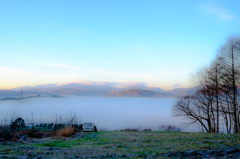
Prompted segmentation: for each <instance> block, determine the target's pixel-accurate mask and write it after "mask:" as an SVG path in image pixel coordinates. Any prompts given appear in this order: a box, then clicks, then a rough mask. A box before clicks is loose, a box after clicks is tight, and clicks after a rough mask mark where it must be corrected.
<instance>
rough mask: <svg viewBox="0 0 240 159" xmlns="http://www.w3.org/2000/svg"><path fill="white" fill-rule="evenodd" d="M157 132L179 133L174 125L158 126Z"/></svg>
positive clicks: (178, 129)
mask: <svg viewBox="0 0 240 159" xmlns="http://www.w3.org/2000/svg"><path fill="white" fill-rule="evenodd" d="M158 130H159V131H181V129H180V128H179V127H177V126H175V125H159V126H158Z"/></svg>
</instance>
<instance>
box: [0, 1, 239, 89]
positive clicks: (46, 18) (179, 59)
mask: <svg viewBox="0 0 240 159" xmlns="http://www.w3.org/2000/svg"><path fill="white" fill-rule="evenodd" d="M239 6H240V1H238V0H229V1H225V0H218V1H217V0H216V1H206V0H200V1H190V0H185V1H183V0H181V1H180V0H168V1H160V0H155V1H154V0H131V1H129V0H114V1H113V0H87V1H86V0H75V1H74V0H71V1H66V0H65V1H62V0H55V1H54V0H51V1H44V0H41V1H40V0H39V1H35V0H34V1H33V0H29V1H26V0H21V1H17V0H16V1H12V0H2V1H0V55H1V57H0V89H4V88H13V87H17V86H23V85H31V86H33V85H37V84H43V83H65V82H70V81H77V80H79V79H82V80H92V81H117V82H146V83H147V86H157V87H160V88H164V87H165V89H171V88H174V85H175V86H177V85H179V86H180V87H188V86H191V84H190V82H189V80H188V79H189V74H190V73H193V72H195V71H196V70H197V69H198V68H199V67H201V66H204V65H206V64H208V63H209V62H210V61H211V60H212V59H213V58H214V56H215V54H216V52H217V50H218V48H219V47H220V45H222V44H223V43H224V42H225V41H226V39H227V38H228V37H229V36H230V35H238V34H239V33H240V27H239V26H240V11H239Z"/></svg>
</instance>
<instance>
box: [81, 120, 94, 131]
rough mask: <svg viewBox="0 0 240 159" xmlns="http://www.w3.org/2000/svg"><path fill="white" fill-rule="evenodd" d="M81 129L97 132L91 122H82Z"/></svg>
mask: <svg viewBox="0 0 240 159" xmlns="http://www.w3.org/2000/svg"><path fill="white" fill-rule="evenodd" d="M82 131H94V132H97V127H96V126H95V125H94V124H93V123H89V122H88V123H83V124H82Z"/></svg>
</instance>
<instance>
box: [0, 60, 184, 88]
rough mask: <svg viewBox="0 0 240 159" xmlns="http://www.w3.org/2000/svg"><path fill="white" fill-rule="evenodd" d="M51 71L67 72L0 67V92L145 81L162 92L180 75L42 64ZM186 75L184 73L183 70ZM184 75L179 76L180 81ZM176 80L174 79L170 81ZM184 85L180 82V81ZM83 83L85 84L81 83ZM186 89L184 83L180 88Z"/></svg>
mask: <svg viewBox="0 0 240 159" xmlns="http://www.w3.org/2000/svg"><path fill="white" fill-rule="evenodd" d="M43 65H45V66H46V67H48V70H51V67H54V70H55V69H58V70H60V71H61V70H62V68H67V69H69V71H63V72H60V73H52V74H51V73H45V72H44V70H45V69H46V68H44V69H43V70H41V71H38V72H34V71H31V70H22V69H17V68H7V67H0V75H1V78H0V82H1V83H0V89H10V88H15V87H20V86H26V85H30V86H34V85H40V84H45V83H59V84H64V83H75V82H76V81H78V82H79V80H83V81H94V82H100V83H101V82H120V83H122V84H123V85H124V83H125V84H127V83H136V82H145V83H146V86H148V87H159V88H165V89H171V88H174V87H172V85H174V83H178V82H179V80H181V78H179V77H180V76H182V72H184V71H185V70H182V72H181V71H179V70H178V71H173V70H172V71H171V70H160V71H147V72H146V71H145V72H140V71H136V72H132V71H121V70H114V71H112V70H103V69H93V68H77V67H74V66H69V65H67V64H53V63H51V64H50V63H48V64H43ZM186 72H188V71H186ZM185 75H186V74H184V76H182V77H183V78H182V80H184V78H185ZM174 77H175V78H176V80H175V79H174ZM183 82H184V81H183ZM85 83H86V82H85ZM182 86H185V87H188V84H186V83H185V85H182Z"/></svg>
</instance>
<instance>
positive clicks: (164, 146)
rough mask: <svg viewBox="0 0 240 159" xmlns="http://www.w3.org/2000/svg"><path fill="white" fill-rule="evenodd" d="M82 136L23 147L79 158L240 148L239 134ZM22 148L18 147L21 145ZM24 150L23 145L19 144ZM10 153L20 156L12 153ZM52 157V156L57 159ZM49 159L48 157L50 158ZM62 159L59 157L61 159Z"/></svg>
mask: <svg viewBox="0 0 240 159" xmlns="http://www.w3.org/2000/svg"><path fill="white" fill-rule="evenodd" d="M82 136H83V137H82V138H81V136H79V137H75V138H74V139H71V138H58V139H54V138H48V139H46V140H42V143H38V144H34V143H31V144H25V146H28V147H34V148H35V149H36V151H40V152H41V151H43V152H44V151H46V147H53V148H60V149H61V150H60V151H58V153H59V154H61V153H63V152H64V151H70V152H68V153H69V154H70V153H71V152H72V151H74V152H76V153H78V154H79V155H80V156H81V155H85V154H86V155H96V154H106V153H110V154H112V153H115V154H138V155H139V156H140V157H141V156H144V155H146V154H159V153H167V152H177V151H182V152H184V151H189V150H210V149H224V148H226V147H238V148H239V147H240V134H209V133H187V132H160V131H156V132H124V131H119V132H118V131H115V132H93V133H87V132H85V133H82ZM20 145H21V144H20ZM20 145H19V144H17V145H11V146H10V145H0V150H1V151H5V150H7V149H8V148H9V147H11V148H13V149H15V150H16V149H18V147H19V146H20ZM22 146H23V144H22ZM35 149H34V150H35ZM12 153H16V154H17V153H18V154H19V153H22V152H20V151H19V152H17V151H11V154H12ZM59 154H55V155H59ZM49 155H50V154H49ZM60 158H62V156H61V157H60Z"/></svg>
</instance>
